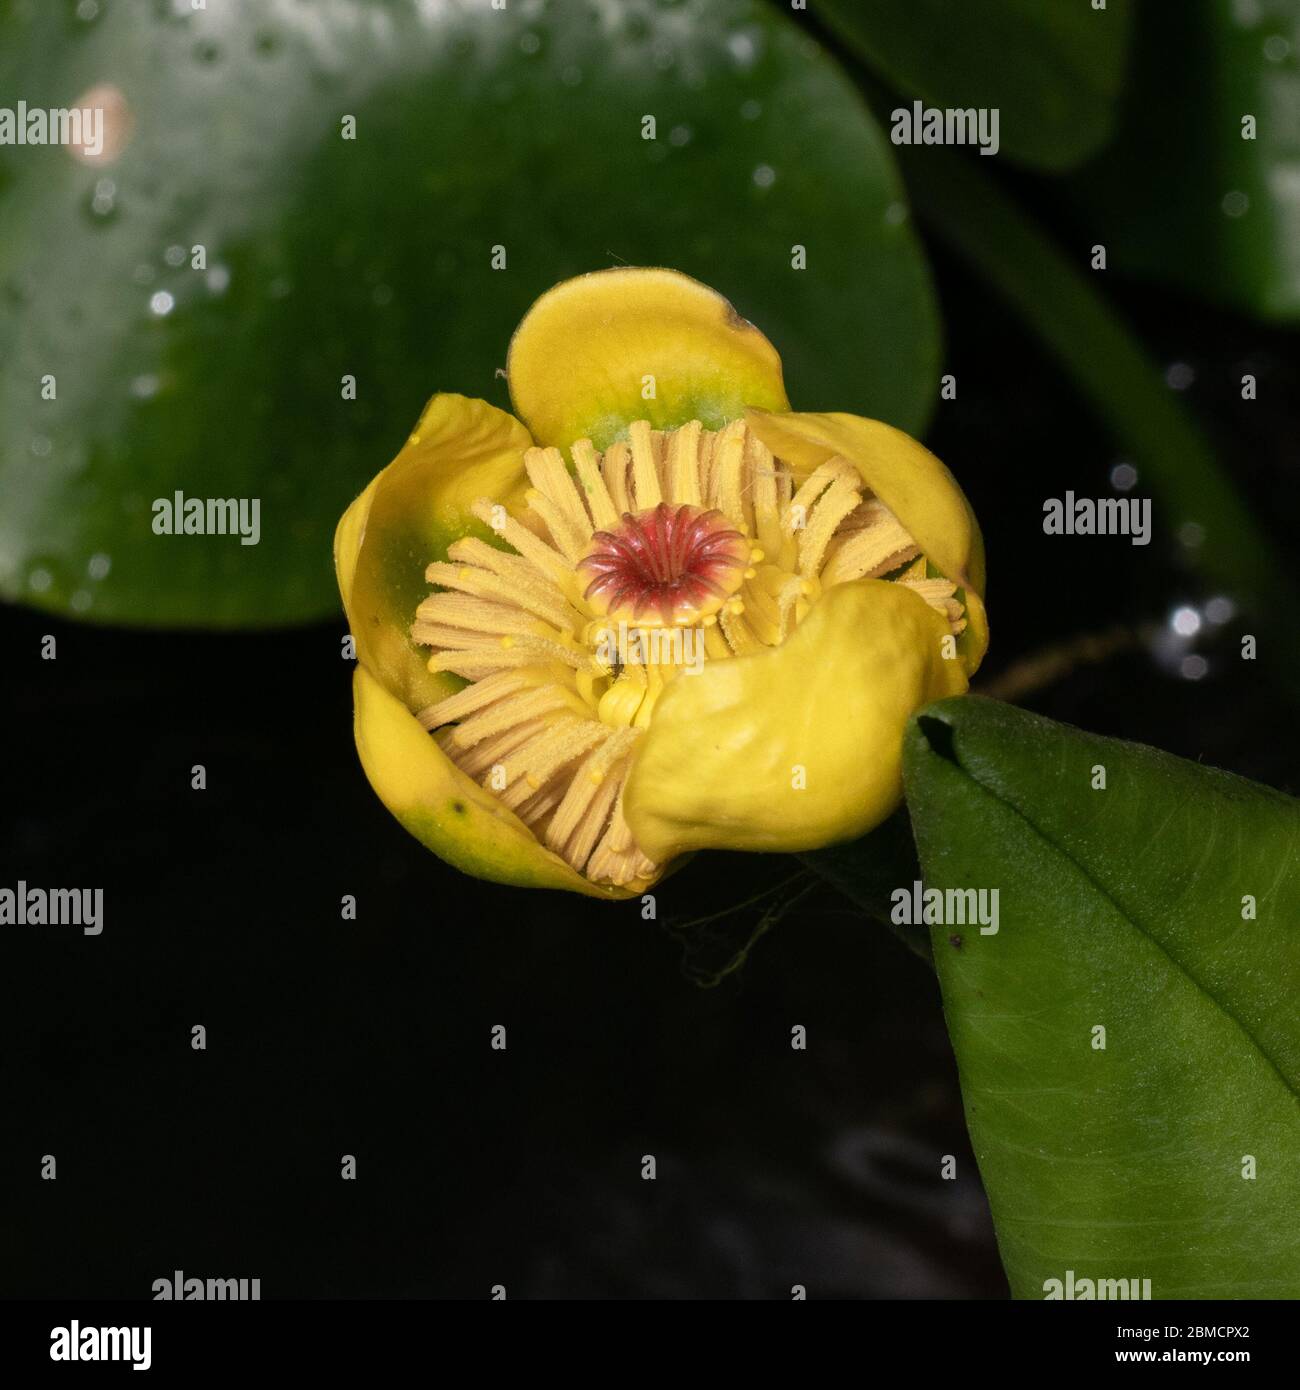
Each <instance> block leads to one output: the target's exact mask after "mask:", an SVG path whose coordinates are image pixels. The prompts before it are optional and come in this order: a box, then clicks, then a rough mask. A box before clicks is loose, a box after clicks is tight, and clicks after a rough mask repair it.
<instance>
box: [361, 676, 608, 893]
mask: <svg viewBox="0 0 1300 1390" xmlns="http://www.w3.org/2000/svg"><path fill="white" fill-rule="evenodd" d="M352 693H353V700H354V702H355V714H354V718H353V732H354V734H355V737H356V743H357V752H358V753H359V754H360V756H361V765H362V767H363V768H364V769H365V772H366V776H367V777H368V778H369V779H370V785H371V786H372V787H373V788H374V789H375V791H376V793H377V794H378V796H379V799H380V800H381V801H382V802H383V803H384V805H385V806H387V807H388V809H389V810H390V811H391V812H392V813H393V815H394V816H396V818H397V819H398V820H399V821H400V822H401V823H402V825H403V826H405V828H406V829H407V830H409V831H410V832H411V834H412V835H414V836H415V838H416V839H417V840H419V841H420V843H421V844H423V845H424V846H425V847H426V848H428V849H431V850H432V851H433V852H434V853H435V854H436V855H437V856H438V858H439V859H443V860H445V861H446V862H447V863H448V864H450V865H451V866H452V867H453V868H456V869H460V870H461V871H462V872H463V873H467V874H473V875H474V876H475V877H476V878H486V879H489V880H491V881H492V882H493V883H511V884H516V885H517V886H519V887H521V888H567V889H569V890H570V891H571V892H574V893H583V894H586V895H587V896H588V897H593V898H626V897H630V896H631V894H630V893H629V892H627V891H626V890H623V889H615V888H599V887H597V886H596V885H595V884H593V883H590V882H588V880H587V879H585V878H583V876H582V875H581V874H579V873H577V872H575V871H574V870H573V869H572V868H570V867H569V865H568V864H566V863H565V862H564V860H563V859H561V858H560V857H559V855H558V854H552V853H551V851H550V850H548V849H546V848H545V847H544V846H542V845H541V844H539V843H538V841H537V839H536V837H535V836H534V835H533V833H532V831H531V830H529V829H528V827H527V826H526V825H525V824H524V823H523V821H521V820H520V819H519V818H518V817H517V816H516V815H515V814H514V813H513V812H512V811H510V810H509V809H508V808H507V807H505V806H504V805H502V803H501V802H500V801H498V800H497V798H496V797H495V796H493V795H492V794H491V793H490V792H488V791H485V790H484V789H483V788H482V787H480V786H479V785H478V783H477V782H475V781H474V780H473V779H472V778H470V777H467V776H466V775H465V773H463V772H462V771H461V770H460V769H459V768H458V767H457V766H456V765H455V764H454V763H453V762H452V761H451V760H450V759H449V758H448V757H447V756H446V754H444V753H443V751H442V749H441V748H439V747H438V744H437V743H436V741H435V740H434V739H432V738H431V737H430V736H429V735H428V734H427V733H426V732H425V731H424V729H423V728H422V727H421V725H420V723H419V721H418V720H417V719H416V718H415V716H414V715H413V714H411V712H410V711H409V710H408V709H407V708H406V706H405V705H404V704H403V703H402V702H401V700H399V699H398V698H397V697H396V696H395V695H392V694H390V693H389V692H388V691H387V690H385V689H384V687H383V686H382V685H381V684H380V682H379V681H378V680H377V679H376V678H375V676H373V675H372V674H371V673H370V672H369V671H368V670H367V669H366V668H365V667H364V666H358V667H357V669H356V671H355V672H354V674H353V684H352Z"/></svg>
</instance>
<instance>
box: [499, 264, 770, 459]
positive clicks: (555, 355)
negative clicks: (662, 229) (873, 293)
mask: <svg viewBox="0 0 1300 1390" xmlns="http://www.w3.org/2000/svg"><path fill="white" fill-rule="evenodd" d="M507 376H508V378H509V383H510V398H511V400H512V401H513V402H514V407H515V410H516V411H517V412H518V413H519V416H520V418H521V419H522V420H524V421H525V422H526V423H527V425H528V427H529V429H530V430H531V431H532V432H533V435H534V436H535V437H536V439H537V441H538V443H539V444H547V445H555V446H556V447H557V448H567V447H568V446H569V445H570V444H571V443H572V442H573V441H574V440H575V439H582V438H590V439H591V440H592V442H593V443H594V444H595V446H596V447H597V448H598V449H603V448H605V447H606V446H607V445H609V444H610V443H612V442H613V441H614V440H615V439H617V438H618V437H620V436H621V435H622V434H623V433H624V432H625V431H626V429H627V427H628V425H629V424H630V423H631V422H632V421H633V420H649V421H650V423H651V425H653V426H654V427H655V428H656V429H665V430H666V429H675V428H676V427H677V426H679V425H684V424H686V423H688V422H689V421H691V420H699V421H701V422H702V423H703V425H704V426H705V428H706V429H720V428H721V427H722V426H723V425H724V424H725V423H726V422H727V421H729V420H734V419H738V418H739V417H740V416H741V415H742V414H743V413H744V409H745V407H746V406H760V407H762V408H764V409H767V410H786V409H788V408H789V402H788V401H787V400H786V395H785V387H784V385H783V383H782V377H781V359H780V357H778V356H777V352H776V349H775V348H774V347H773V346H772V344H771V343H770V342H768V340H767V339H766V338H765V337H764V336H763V334H762V333H760V332H759V330H758V329H757V328H755V327H754V325H753V324H751V323H748V322H746V320H744V319H742V318H741V317H740V316H739V315H738V314H737V313H736V311H735V310H734V309H733V308H732V307H731V305H730V304H729V303H728V302H727V301H726V300H725V299H724V298H723V297H722V296H721V295H720V294H718V293H717V292H716V291H714V290H711V289H709V287H708V286H707V285H702V284H700V282H699V281H698V280H692V279H691V278H690V276H688V275H682V274H681V273H680V272H678V271H675V270H642V269H634V268H631V267H619V268H616V269H613V270H600V271H595V272H593V273H592V274H590V275H580V276H578V277H577V278H576V279H573V280H566V281H564V283H563V284H560V285H557V286H555V288H554V289H552V290H548V291H547V293H546V294H544V295H542V297H541V298H540V299H539V300H537V302H536V303H535V304H534V305H533V306H532V308H531V309H529V311H528V313H527V314H526V315H525V316H524V319H523V321H522V322H521V323H520V325H519V327H518V328H517V329H516V330H515V335H514V338H513V339H512V340H511V343H510V355H509V360H508V363H507Z"/></svg>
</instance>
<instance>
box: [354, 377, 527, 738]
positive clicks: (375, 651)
mask: <svg viewBox="0 0 1300 1390" xmlns="http://www.w3.org/2000/svg"><path fill="white" fill-rule="evenodd" d="M532 442H533V441H532V439H531V438H530V437H529V434H528V431H527V430H526V429H525V428H524V427H523V425H521V424H520V423H519V421H518V420H516V419H515V418H514V416H513V415H509V414H507V413H506V412H505V411H504V410H498V409H497V408H496V407H495V406H491V405H488V403H487V402H486V401H479V400H472V399H470V398H469V397H467V396H457V395H451V394H443V395H438V396H434V397H433V399H432V400H431V401H430V402H429V404H428V405H427V406H426V407H425V409H424V414H423V415H421V417H420V422H419V424H417V425H416V427H415V429H414V430H413V431H412V432H411V436H410V438H409V439H408V440H407V442H406V444H405V445H404V446H403V448H402V450H401V452H400V453H399V454H398V455H397V457H396V458H395V459H394V460H393V461H392V463H390V464H389V465H388V467H387V468H385V469H384V470H383V472H382V473H380V474H379V475H378V476H377V477H376V478H374V479H373V480H372V482H371V483H370V486H369V487H367V488H366V490H365V491H364V492H363V493H362V494H361V496H360V497H358V498H357V500H356V501H355V502H353V504H352V505H351V506H350V507H349V508H348V510H347V511H346V512H345V513H344V514H343V519H342V521H340V522H339V525H338V529H337V531H336V532H335V536H334V568H335V571H336V573H337V575H338V581H339V591H340V592H341V594H342V596H343V607H344V609H345V610H346V612H347V617H348V625H349V628H350V630H351V632H352V636H353V639H354V641H355V643H356V648H357V660H358V661H359V662H360V663H361V665H363V666H365V667H367V668H368V669H369V670H370V671H371V672H372V673H373V674H374V675H375V676H376V677H377V678H378V679H379V680H380V681H381V682H382V683H383V685H384V686H385V687H386V688H387V689H388V690H389V691H390V692H392V693H393V694H394V695H396V696H398V698H399V699H401V701H402V702H403V703H404V704H405V706H406V707H407V708H408V709H411V710H416V709H420V708H422V707H423V706H425V705H429V704H432V703H433V702H434V701H435V700H437V699H438V698H439V697H440V696H442V695H446V694H448V693H449V692H450V691H451V690H454V689H455V688H456V686H457V685H459V682H458V681H457V680H456V679H455V678H454V677H448V676H445V675H432V674H430V672H429V670H428V669H427V663H428V659H429V653H428V652H427V651H426V650H424V649H422V648H420V647H417V646H416V645H415V644H414V643H412V641H411V639H410V628H411V622H412V620H413V618H414V616H415V610H416V607H417V605H418V604H419V602H420V600H421V599H423V598H424V597H425V595H426V594H427V593H428V591H429V586H428V584H427V582H426V581H425V578H424V571H425V568H426V567H427V566H428V564H429V562H430V561H432V560H443V559H446V556H447V547H448V546H449V545H450V544H451V543H452V542H453V541H455V540H458V539H459V538H460V537H461V536H466V535H477V536H481V537H483V538H484V539H485V540H494V537H493V536H492V534H491V533H490V532H489V531H487V530H486V529H485V528H484V527H483V526H482V525H481V523H479V522H478V521H476V520H475V519H474V517H473V516H472V515H471V514H470V510H469V508H470V505H471V504H472V503H473V502H474V501H475V500H476V499H478V498H480V497H489V498H492V499H493V500H496V501H501V502H503V503H505V504H506V505H507V506H509V505H511V504H512V503H513V502H514V501H515V500H516V499H517V498H518V497H519V496H520V495H521V494H522V491H523V489H524V487H525V486H526V482H527V480H526V477H525V474H524V462H523V459H524V451H525V450H526V449H528V448H530V447H531V446H532Z"/></svg>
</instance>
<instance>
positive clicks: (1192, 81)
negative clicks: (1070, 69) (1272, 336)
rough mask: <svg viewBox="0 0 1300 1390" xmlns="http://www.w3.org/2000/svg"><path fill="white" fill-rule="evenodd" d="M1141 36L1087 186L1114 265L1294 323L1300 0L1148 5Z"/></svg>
mask: <svg viewBox="0 0 1300 1390" xmlns="http://www.w3.org/2000/svg"><path fill="white" fill-rule="evenodd" d="M1136 38H1137V42H1136V44H1135V46H1134V72H1133V80H1132V82H1131V84H1130V87H1129V94H1128V99H1127V101H1126V102H1125V103H1124V109H1123V114H1122V119H1121V127H1120V135H1119V138H1117V140H1116V142H1115V145H1114V148H1113V150H1112V151H1111V152H1109V153H1108V155H1107V158H1106V159H1105V160H1101V161H1098V162H1097V163H1096V164H1095V165H1089V166H1088V167H1087V168H1086V169H1084V170H1082V171H1081V172H1080V174H1079V178H1078V186H1077V190H1076V191H1077V193H1078V195H1079V197H1080V198H1081V200H1082V202H1083V203H1084V205H1085V206H1086V208H1087V210H1088V214H1089V217H1090V219H1091V225H1092V226H1093V227H1095V229H1096V237H1095V239H1096V240H1098V241H1104V242H1105V243H1106V245H1107V247H1108V250H1109V251H1110V266H1111V268H1112V269H1113V270H1115V271H1117V272H1119V273H1121V274H1136V275H1140V276H1143V277H1145V278H1150V279H1153V280H1159V281H1164V282H1166V283H1171V284H1174V285H1177V286H1179V287H1181V288H1185V289H1190V290H1193V291H1195V292H1196V293H1199V294H1201V295H1202V296H1204V297H1205V298H1206V299H1209V300H1213V301H1216V302H1218V303H1222V304H1227V305H1230V306H1232V307H1233V308H1237V309H1244V310H1246V311H1248V312H1251V313H1254V314H1258V315H1259V316H1261V317H1263V318H1268V319H1276V320H1283V321H1288V320H1294V319H1295V318H1296V317H1297V316H1300V179H1298V178H1297V171H1298V170H1300V3H1297V0H1251V3H1249V4H1243V3H1241V2H1240V0H1235V2H1234V0H1186V3H1185V4H1181V5H1176V6H1160V5H1148V6H1145V7H1143V9H1142V10H1141V12H1140V15H1139V22H1138V26H1137V35H1136ZM1172 53H1176V54H1177V55H1178V59H1177V61H1176V62H1171V61H1170V55H1171V54H1172ZM1247 137H1249V138H1247ZM1112 156H1113V157H1112Z"/></svg>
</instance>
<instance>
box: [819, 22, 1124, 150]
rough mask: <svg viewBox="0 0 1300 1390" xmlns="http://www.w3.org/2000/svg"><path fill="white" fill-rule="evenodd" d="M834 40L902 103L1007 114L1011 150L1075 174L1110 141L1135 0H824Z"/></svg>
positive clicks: (1001, 129) (1003, 126) (1003, 117)
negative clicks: (1097, 0) (902, 97)
mask: <svg viewBox="0 0 1300 1390" xmlns="http://www.w3.org/2000/svg"><path fill="white" fill-rule="evenodd" d="M817 9H818V11H819V13H822V14H824V15H825V17H826V19H827V21H828V22H829V24H830V26H831V28H832V29H834V30H835V31H836V32H837V33H838V34H840V35H841V36H842V37H843V39H844V40H845V42H846V43H847V44H848V45H849V46H850V47H851V48H852V49H854V50H855V51H856V52H857V53H858V54H860V55H861V56H862V57H863V58H864V59H865V60H866V62H867V63H868V65H869V66H870V67H871V68H873V69H874V70H875V71H876V72H877V73H878V74H879V75H880V76H881V77H883V78H884V79H885V80H886V81H887V82H888V83H889V84H890V85H891V86H892V87H894V88H895V89H896V90H897V91H899V92H902V93H905V94H906V95H908V96H909V97H914V98H915V99H917V100H919V101H922V102H925V103H927V104H929V105H932V106H938V107H954V108H963V109H964V108H967V107H976V108H979V107H984V108H988V109H996V110H997V111H998V113H999V116H998V136H999V144H1000V150H999V153H1002V154H1005V155H1006V156H1007V157H1009V158H1010V159H1013V160H1015V161H1017V162H1019V163H1022V164H1027V165H1029V166H1030V167H1031V168H1035V169H1050V170H1056V169H1069V168H1071V167H1073V166H1074V165H1076V164H1078V163H1079V162H1080V161H1081V160H1083V159H1085V158H1087V157H1088V156H1089V155H1090V154H1092V153H1093V152H1094V151H1096V150H1097V149H1098V148H1100V147H1101V146H1102V145H1103V144H1104V143H1105V142H1106V141H1107V140H1108V139H1109V137H1110V135H1111V131H1112V127H1113V124H1114V120H1115V114H1116V104H1117V100H1118V97H1119V93H1120V87H1121V84H1122V81H1123V77H1124V66H1125V56H1126V53H1127V49H1128V34H1129V4H1128V0H1109V3H1108V4H1107V5H1106V7H1105V9H1100V10H1099V9H1094V8H1093V7H1092V6H1091V5H1090V4H1089V3H1088V0H958V3H953V0H820V3H819V4H818V6H817Z"/></svg>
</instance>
